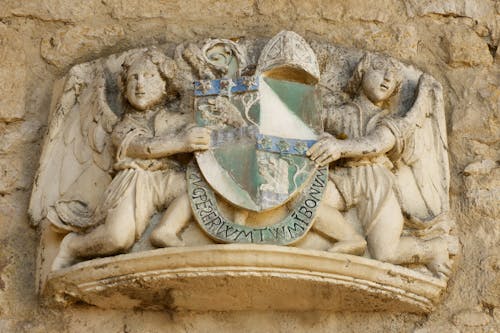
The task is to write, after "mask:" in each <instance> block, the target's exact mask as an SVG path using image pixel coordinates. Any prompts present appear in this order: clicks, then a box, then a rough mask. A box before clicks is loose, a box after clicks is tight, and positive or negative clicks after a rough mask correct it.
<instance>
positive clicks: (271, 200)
mask: <svg viewBox="0 0 500 333" xmlns="http://www.w3.org/2000/svg"><path fill="white" fill-rule="evenodd" d="M194 93H195V115H196V122H197V123H198V124H199V125H200V126H205V127H208V128H211V129H212V135H211V149H209V150H208V151H205V152H201V153H197V155H196V160H197V162H198V165H199V168H200V170H201V172H202V174H203V176H204V178H205V179H206V181H207V182H208V183H209V185H210V186H211V187H212V188H213V189H214V190H215V191H216V192H217V193H218V194H219V195H221V196H222V197H223V198H225V199H226V200H227V201H228V202H230V203H232V204H234V205H236V206H238V207H241V208H244V209H247V210H251V211H255V212H261V211H265V210H269V209H272V208H275V207H278V206H281V205H283V204H284V203H286V202H287V201H288V200H289V199H290V198H291V197H293V196H294V194H296V193H297V192H298V191H300V190H301V189H302V188H303V186H304V185H305V184H306V183H307V181H308V180H309V179H311V177H312V175H313V174H314V171H315V170H316V168H315V165H314V163H313V162H312V161H311V160H310V159H309V158H308V157H307V156H306V152H307V150H308V149H309V148H310V147H311V146H312V145H313V144H314V143H315V142H316V139H317V137H318V136H319V135H320V134H321V133H322V132H323V127H322V116H321V103H320V95H319V91H318V89H317V87H316V86H315V85H311V84H307V83H303V82H296V81H287V80H284V79H281V78H273V77H271V76H264V75H258V76H252V77H241V78H237V79H220V80H206V81H199V82H195V92H194Z"/></svg>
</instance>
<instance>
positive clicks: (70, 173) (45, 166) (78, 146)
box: [29, 62, 119, 231]
mask: <svg viewBox="0 0 500 333" xmlns="http://www.w3.org/2000/svg"><path fill="white" fill-rule="evenodd" d="M53 101H57V102H56V103H54V102H53V106H52V107H51V110H52V111H51V116H50V119H49V128H48V132H47V134H46V137H45V142H44V147H43V151H42V155H41V158H40V166H39V169H38V173H37V176H36V178H35V182H34V187H33V192H32V195H31V201H30V207H29V213H30V215H31V219H32V223H33V224H34V225H37V224H38V223H39V222H40V221H41V220H42V219H44V218H47V219H49V220H50V221H51V222H52V224H53V225H55V226H56V227H58V228H59V229H62V230H61V231H81V230H84V229H86V228H88V227H90V226H92V225H93V224H94V223H96V222H97V221H94V219H92V216H93V213H94V211H95V209H96V207H97V205H98V203H99V202H100V201H101V200H102V195H103V193H104V191H105V188H106V187H107V185H108V184H109V183H110V182H111V176H110V173H109V172H110V171H111V169H112V164H113V147H112V144H111V137H110V133H111V130H112V128H113V125H114V124H115V123H116V122H117V121H118V119H119V117H118V116H117V115H116V114H115V113H114V112H113V111H112V110H111V109H110V108H109V106H108V104H107V103H106V95H105V75H104V72H103V66H102V64H101V63H99V62H92V63H87V64H82V65H78V66H75V67H73V69H72V70H71V71H70V72H69V74H68V75H67V76H66V78H65V80H61V82H59V83H58V84H57V86H56V88H55V89H54V94H53Z"/></svg>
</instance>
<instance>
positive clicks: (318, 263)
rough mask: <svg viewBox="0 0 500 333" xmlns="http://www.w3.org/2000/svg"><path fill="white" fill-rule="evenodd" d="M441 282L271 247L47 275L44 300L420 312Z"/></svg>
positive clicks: (162, 256)
mask: <svg viewBox="0 0 500 333" xmlns="http://www.w3.org/2000/svg"><path fill="white" fill-rule="evenodd" d="M445 287H446V283H445V281H441V280H438V279H436V278H432V277H429V276H426V275H424V274H421V273H418V272H415V271H412V270H410V269H407V268H404V267H401V266H395V265H391V264H387V263H381V262H378V261H375V260H371V259H367V258H363V257H356V256H350V255H343V254H334V253H328V252H323V251H314V250H303V249H298V248H293V247H280V246H274V245H239V244H238V245H236V244H229V245H208V246H200V247H186V248H168V249H158V250H153V251H147V252H141V253H132V254H124V255H119V256H115V257H109V258H102V259H94V260H90V261H86V262H82V263H80V264H77V265H74V266H72V267H69V268H66V269H63V270H60V271H56V272H52V273H50V275H49V277H48V280H47V283H46V285H45V288H44V290H43V294H44V296H45V297H46V299H47V300H48V301H49V302H55V303H57V304H62V305H68V304H71V303H73V302H84V303H88V304H92V305H96V306H98V307H102V308H113V309H122V308H141V309H156V310H195V311H206V310H215V311H231V310H250V309H252V310H265V309H271V308H272V309H273V310H285V311H299V310H300V311H306V310H330V311H394V312H412V313H427V312H429V311H431V310H432V309H433V307H434V304H435V302H436V301H437V300H438V298H439V297H440V295H441V293H442V291H443V290H444V289H445Z"/></svg>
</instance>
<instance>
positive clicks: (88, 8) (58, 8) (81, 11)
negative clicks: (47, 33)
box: [0, 0, 104, 22]
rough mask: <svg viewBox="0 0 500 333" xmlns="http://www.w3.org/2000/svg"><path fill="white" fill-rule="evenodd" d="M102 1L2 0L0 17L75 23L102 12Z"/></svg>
mask: <svg viewBox="0 0 500 333" xmlns="http://www.w3.org/2000/svg"><path fill="white" fill-rule="evenodd" d="M103 3H104V1H99V0H90V1H77V2H72V3H69V2H67V1H65V0H41V1H37V0H27V1H23V2H22V3H21V2H19V1H16V0H4V1H2V6H1V8H0V17H12V16H14V17H16V16H21V17H33V18H36V19H40V20H42V21H63V22H77V21H81V20H84V19H89V18H93V17H95V16H97V15H99V14H100V13H102V12H103V9H104V6H103Z"/></svg>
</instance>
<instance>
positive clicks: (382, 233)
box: [308, 54, 450, 275]
mask: <svg viewBox="0 0 500 333" xmlns="http://www.w3.org/2000/svg"><path fill="white" fill-rule="evenodd" d="M401 83H402V77H401V71H400V69H399V68H398V65H397V64H396V63H395V62H393V61H391V60H389V59H388V58H385V57H382V56H378V55H369V54H367V55H365V56H364V57H363V58H362V60H361V61H360V62H359V64H358V66H357V68H356V69H355V71H354V74H353V76H352V77H351V79H350V81H349V83H348V86H347V90H348V92H349V93H350V94H351V96H352V97H353V99H352V101H351V102H349V103H347V104H345V105H343V106H341V107H340V108H338V109H333V110H328V114H327V117H326V126H325V128H326V131H327V132H328V133H326V135H324V137H323V138H322V139H321V140H319V141H318V142H317V143H316V144H315V145H314V146H313V147H311V149H310V150H309V151H308V155H309V156H310V157H311V159H313V160H314V161H316V162H317V163H318V165H327V164H329V163H332V162H334V164H333V167H331V171H330V186H329V187H330V190H331V191H330V192H331V195H330V199H327V200H329V201H330V202H329V203H328V204H329V205H330V206H331V207H335V208H337V209H339V210H340V211H347V210H348V209H350V208H353V207H354V208H355V209H356V212H357V218H358V220H359V222H360V224H361V226H362V228H363V231H364V235H365V237H366V240H367V243H368V249H369V251H370V254H371V256H372V257H373V258H375V259H377V260H381V261H387V262H391V263H394V264H409V263H421V264H426V265H427V266H428V268H429V269H430V270H431V271H432V272H434V273H435V274H436V275H442V274H445V275H446V274H448V273H449V269H450V267H449V252H448V244H447V242H446V241H445V240H444V239H443V238H442V237H434V238H430V239H422V238H417V237H412V236H402V232H403V226H404V223H405V217H406V220H407V223H411V225H412V226H413V227H419V228H421V229H425V228H430V227H432V226H435V225H437V224H442V223H443V221H444V220H446V213H447V211H448V208H449V207H448V187H449V170H448V159H447V143H446V129H445V123H444V108H443V100H442V91H441V86H440V85H439V83H438V82H436V81H435V80H434V79H433V78H432V77H430V76H428V75H426V74H423V75H421V76H420V79H419V82H418V87H417V96H416V98H415V101H414V103H413V105H412V107H411V108H410V109H409V110H408V111H407V112H401V111H400V112H393V111H392V110H391V109H390V108H389V107H388V105H387V104H388V103H389V102H390V99H391V96H393V95H394V94H396V93H398V91H399V89H400V86H401ZM396 111H397V110H396ZM320 214H321V213H320ZM330 223H331V224H332V225H333V226H332V227H331V228H332V229H333V230H335V231H334V233H337V234H338V235H340V236H339V238H342V233H343V229H344V226H343V222H342V221H340V222H339V221H338V220H337V221H333V220H330ZM335 228H337V229H335ZM339 252H344V251H342V250H340V251H339Z"/></svg>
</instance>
